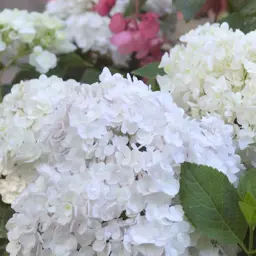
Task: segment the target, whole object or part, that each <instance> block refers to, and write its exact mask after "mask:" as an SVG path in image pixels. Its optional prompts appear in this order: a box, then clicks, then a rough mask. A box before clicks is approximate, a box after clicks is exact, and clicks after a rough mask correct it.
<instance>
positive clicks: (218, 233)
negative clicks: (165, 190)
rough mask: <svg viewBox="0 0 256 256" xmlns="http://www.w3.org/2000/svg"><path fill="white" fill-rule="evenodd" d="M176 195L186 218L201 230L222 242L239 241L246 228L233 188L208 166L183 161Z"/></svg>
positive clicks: (226, 179)
mask: <svg viewBox="0 0 256 256" xmlns="http://www.w3.org/2000/svg"><path fill="white" fill-rule="evenodd" d="M180 199H181V202H182V206H183V209H184V211H185V214H186V216H187V218H188V220H189V221H190V222H191V223H192V224H193V225H194V226H195V227H196V228H197V229H198V230H199V231H201V232H202V233H204V234H206V235H207V236H209V237H210V238H213V239H215V240H217V241H218V242H220V243H223V244H236V243H240V244H241V243H242V242H243V240H244V237H245V234H246V231H247V223H246V220H245V218H244V216H243V214H242V212H241V210H240V208H239V205H238V202H239V200H240V198H239V196H238V194H237V192H236V189H235V188H234V187H233V185H232V184H231V183H230V182H229V180H228V178H227V177H226V176H225V175H224V174H223V173H221V172H219V171H218V170H216V169H213V168H211V167H207V166H202V165H196V164H191V163H184V164H183V165H182V167H181V179H180Z"/></svg>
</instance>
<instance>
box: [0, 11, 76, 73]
mask: <svg viewBox="0 0 256 256" xmlns="http://www.w3.org/2000/svg"><path fill="white" fill-rule="evenodd" d="M0 26H1V31H0V52H4V53H6V55H7V56H9V55H13V57H12V58H17V59H19V58H22V57H25V56H30V54H31V53H32V52H33V53H32V54H31V56H30V64H31V65H33V66H35V67H36V69H37V71H39V72H40V73H45V72H47V71H48V70H49V69H50V68H54V67H55V66H56V63H57V59H56V56H55V54H61V53H69V52H73V51H74V50H75V49H76V47H75V46H74V44H73V43H71V41H70V40H68V38H67V36H66V32H65V23H64V22H63V21H62V20H60V19H58V18H56V17H51V16H49V14H46V13H37V12H31V13H29V12H28V11H22V10H17V9H14V10H10V9H5V10H3V11H2V12H0ZM48 58H49V60H47V59H48Z"/></svg>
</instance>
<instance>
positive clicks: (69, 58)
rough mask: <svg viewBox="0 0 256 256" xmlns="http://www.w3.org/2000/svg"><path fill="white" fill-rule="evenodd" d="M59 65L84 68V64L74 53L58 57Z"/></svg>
mask: <svg viewBox="0 0 256 256" xmlns="http://www.w3.org/2000/svg"><path fill="white" fill-rule="evenodd" d="M59 65H60V66H68V67H72V68H81V67H86V62H85V60H83V58H82V57H80V56H79V55H78V54H76V53H74V52H73V53H69V54H64V55H60V56H59Z"/></svg>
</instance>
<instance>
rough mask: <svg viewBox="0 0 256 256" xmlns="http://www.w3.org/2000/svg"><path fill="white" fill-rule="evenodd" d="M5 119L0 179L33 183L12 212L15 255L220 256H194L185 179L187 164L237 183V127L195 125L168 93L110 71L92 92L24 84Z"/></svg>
mask: <svg viewBox="0 0 256 256" xmlns="http://www.w3.org/2000/svg"><path fill="white" fill-rule="evenodd" d="M0 111H1V112H0V113H1V117H2V120H1V129H0V132H1V133H0V138H1V143H0V145H1V155H2V167H3V171H4V170H5V171H4V173H5V174H8V170H12V171H10V174H14V173H17V174H18V173H19V172H20V171H19V167H20V168H21V169H22V172H24V173H27V174H28V176H29V177H30V178H29V179H31V180H33V181H32V182H29V185H28V186H27V188H26V189H25V190H24V191H23V192H22V194H21V195H20V196H19V197H18V198H17V199H16V201H15V202H14V203H13V205H12V206H13V208H14V210H15V211H16V214H14V216H13V217H12V218H11V219H10V220H9V222H8V224H7V229H8V238H9V241H10V242H9V244H8V246H7V251H8V252H9V253H10V254H11V255H12V256H16V255H17V256H25V255H31V256H32V255H41V256H63V255H65V256H83V255H87V256H90V255H91V256H96V255H97V256H104V255H105V256H109V255H111V256H119V255H127V256H128V255H131V256H132V255H133V256H163V255H164V256H168V255H172V256H174V255H177V256H189V255H193V256H198V255H200V256H208V255H209V252H211V253H212V254H211V255H213V256H218V255H221V252H220V250H219V249H216V248H214V247H213V245H212V244H209V248H205V246H206V244H204V248H203V249H202V251H200V250H199V252H198V250H195V251H196V252H195V253H193V249H192V247H195V246H196V244H197V242H196V240H195V239H194V238H193V233H194V230H193V228H192V227H191V226H190V224H189V223H188V222H187V221H186V220H185V217H184V213H183V210H182V207H181V205H180V204H179V200H178V192H179V176H180V166H181V164H182V163H184V162H185V161H187V162H194V163H198V164H204V165H209V166H212V167H214V168H217V169H218V170H220V171H221V172H223V173H224V174H226V175H227V177H228V178H229V180H230V181H231V182H232V183H234V182H235V181H236V180H237V175H238V173H239V171H240V170H242V166H241V164H240V157H239V156H238V155H236V154H235V147H234V145H233V142H232V137H231V135H232V126H230V125H226V124H224V122H223V121H222V120H220V119H218V118H216V117H211V116H207V117H204V118H203V119H202V120H201V121H197V120H193V119H191V118H189V117H187V116H186V115H185V114H184V111H183V110H182V109H181V108H179V107H177V105H176V104H174V103H173V101H172V98H171V96H170V95H169V94H168V93H165V92H152V91H151V90H150V89H149V88H148V87H147V86H146V85H145V84H144V83H143V82H142V81H138V80H137V79H136V78H134V79H133V80H132V79H131V78H130V77H129V76H128V79H125V78H123V77H122V76H121V75H120V74H115V75H113V76H112V75H111V74H110V72H109V71H108V70H107V69H105V70H104V71H103V73H102V74H101V76H100V82H99V83H95V84H93V85H85V84H79V83H77V82H75V81H73V80H69V81H67V82H63V81H62V79H60V78H57V77H50V78H47V77H45V76H41V77H40V78H39V79H34V80H30V81H26V82H22V83H21V84H19V85H15V86H14V87H13V89H12V92H11V94H9V95H7V96H6V97H5V99H4V102H3V104H2V105H1V107H0ZM11 136H12V137H11ZM27 166H30V167H27ZM12 168H14V169H12ZM24 170H26V171H24ZM27 170H29V171H27ZM32 176H34V178H31V177H32ZM8 177H9V176H8V175H7V178H8Z"/></svg>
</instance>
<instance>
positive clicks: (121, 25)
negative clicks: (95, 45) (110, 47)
mask: <svg viewBox="0 0 256 256" xmlns="http://www.w3.org/2000/svg"><path fill="white" fill-rule="evenodd" d="M126 24H127V22H126V20H125V18H124V16H123V15H122V14H121V13H116V14H115V15H113V17H112V18H111V21H110V24H109V28H110V30H111V32H112V33H120V32H122V31H124V30H125V28H126Z"/></svg>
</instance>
